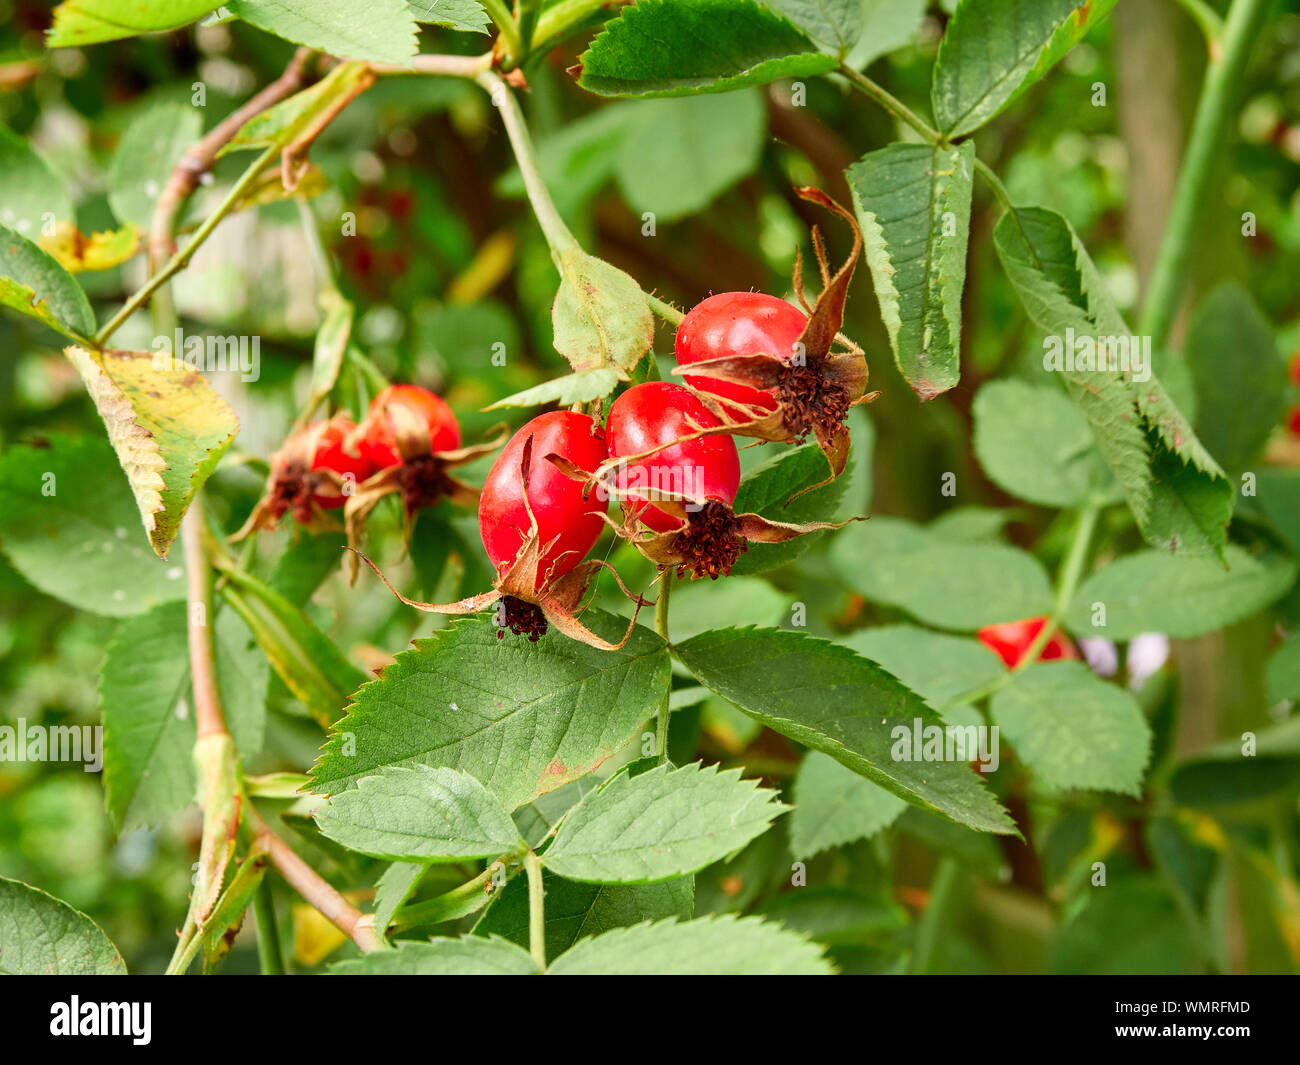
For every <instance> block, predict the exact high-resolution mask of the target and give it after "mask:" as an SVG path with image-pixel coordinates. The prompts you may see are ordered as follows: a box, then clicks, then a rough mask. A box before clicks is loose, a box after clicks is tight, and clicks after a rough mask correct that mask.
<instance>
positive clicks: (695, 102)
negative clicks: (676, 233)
mask: <svg viewBox="0 0 1300 1065" xmlns="http://www.w3.org/2000/svg"><path fill="white" fill-rule="evenodd" d="M614 106H615V107H618V108H619V110H620V112H621V114H622V116H623V123H624V126H625V133H624V137H623V140H622V142H621V144H620V146H619V148H618V151H617V157H616V162H615V165H614V173H615V176H616V177H617V178H618V184H619V188H620V189H622V191H623V198H624V199H625V200H627V203H628V206H629V207H631V208H632V210H633V211H634V212H635V213H636V214H644V213H646V212H651V213H653V214H654V216H655V219H656V221H658V222H660V223H665V222H672V221H676V220H677V219H680V218H685V217H686V216H687V215H692V214H697V213H699V212H700V211H702V210H704V208H706V207H707V206H708V205H709V204H710V203H712V202H713V201H714V200H715V199H716V198H717V197H718V195H719V194H720V193H722V192H724V191H726V190H727V189H729V188H730V187H731V186H732V185H734V184H735V183H736V182H737V181H740V180H741V179H742V178H744V177H748V176H749V175H750V174H751V173H753V172H754V169H755V167H757V166H758V160H759V156H760V155H761V154H762V151H763V140H764V134H765V133H766V130H767V111H766V108H765V107H764V106H763V97H762V94H761V92H760V91H759V90H757V89H752V90H746V91H742V92H731V93H726V94H724V95H716V96H691V97H686V98H685V99H677V100H642V101H637V102H635V103H627V104H616V105H614Z"/></svg>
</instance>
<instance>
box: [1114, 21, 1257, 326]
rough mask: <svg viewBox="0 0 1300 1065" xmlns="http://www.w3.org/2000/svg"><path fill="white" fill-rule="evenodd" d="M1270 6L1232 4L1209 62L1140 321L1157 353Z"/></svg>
mask: <svg viewBox="0 0 1300 1065" xmlns="http://www.w3.org/2000/svg"><path fill="white" fill-rule="evenodd" d="M1268 7H1269V2H1268V0H1233V4H1232V7H1231V8H1229V10H1228V19H1227V22H1226V23H1225V24H1224V27H1223V34H1222V37H1221V40H1222V44H1223V48H1222V53H1221V55H1220V56H1218V57H1217V58H1215V57H1213V56H1212V57H1211V59H1210V65H1209V69H1208V70H1207V72H1206V75H1205V83H1204V85H1202V86H1201V98H1200V100H1199V101H1198V102H1197V105H1196V117H1195V118H1194V119H1193V121H1192V135H1191V138H1190V139H1189V140H1188V142H1187V154H1186V156H1185V157H1184V159H1183V165H1182V169H1181V170H1180V171H1179V174H1178V185H1177V187H1176V188H1175V189H1174V201H1173V203H1172V204H1171V205H1170V208H1169V220H1168V221H1167V222H1166V223H1165V232H1164V237H1163V238H1162V239H1161V241H1160V250H1159V251H1158V252H1157V253H1156V261H1155V265H1154V266H1153V267H1152V269H1151V281H1150V283H1149V285H1148V287H1147V293H1146V298H1145V299H1144V300H1143V302H1142V314H1141V316H1140V317H1139V319H1138V330H1137V331H1138V334H1139V335H1140V336H1149V337H1150V338H1151V346H1152V347H1153V348H1157V349H1158V348H1161V347H1163V346H1164V344H1165V343H1166V342H1167V341H1168V339H1169V334H1170V332H1171V331H1172V329H1173V324H1174V319H1175V317H1176V316H1177V314H1178V310H1179V307H1180V306H1181V303H1182V301H1181V299H1180V296H1181V294H1182V283H1183V278H1184V275H1185V274H1186V271H1187V260H1188V257H1189V254H1190V252H1191V247H1192V239H1193V236H1194V235H1195V234H1196V233H1197V231H1198V229H1199V227H1200V224H1201V222H1202V217H1201V208H1202V207H1203V206H1204V205H1205V202H1206V196H1207V195H1208V193H1209V189H1210V180H1211V179H1212V178H1213V177H1214V176H1215V174H1216V173H1217V170H1218V167H1217V166H1216V156H1217V155H1218V153H1219V151H1220V144H1221V142H1222V139H1223V134H1224V131H1225V129H1226V128H1227V125H1228V122H1229V120H1230V118H1231V117H1232V114H1231V109H1232V105H1233V103H1234V102H1235V100H1236V98H1237V90H1238V89H1239V88H1240V86H1241V79H1242V74H1243V72H1244V71H1245V69H1246V60H1247V58H1249V55H1250V45H1251V42H1252V41H1253V40H1254V39H1255V36H1256V34H1257V33H1258V31H1259V28H1260V26H1261V25H1262V24H1263V21H1264V16H1265V14H1266V13H1267V11H1268Z"/></svg>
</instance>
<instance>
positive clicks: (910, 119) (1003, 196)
mask: <svg viewBox="0 0 1300 1065" xmlns="http://www.w3.org/2000/svg"><path fill="white" fill-rule="evenodd" d="M840 73H841V74H843V75H844V76H845V77H846V78H848V80H849V84H851V85H852V86H853V87H854V88H855V89H857V90H858V91H859V92H861V93H862V94H863V95H865V96H869V97H871V99H873V100H875V101H876V103H878V104H879V105H880V106H881V107H883V108H884V109H885V110H886V111H888V112H889V113H890V114H891V115H893V116H894V117H895V118H896V119H898V120H899V121H900V122H905V123H907V125H909V126H911V127H912V128H913V129H914V130H916V132H917V133H919V134H920V135H921V137H922V138H923V139H925V140H926V141H928V142H929V143H930V144H933V145H935V146H936V147H939V146H945V145H947V144H948V141H946V140H945V139H944V136H943V134H942V133H940V132H939V131H938V130H937V129H935V128H934V127H933V126H932V125H930V123H928V122H927V121H926V120H925V119H923V118H922V117H921V116H920V115H918V114H917V113H916V112H915V111H913V110H912V109H911V108H910V107H908V106H907V104H905V103H903V101H902V100H900V99H899V98H898V97H897V96H895V95H893V93H891V92H889V91H888V90H887V89H885V88H884V86H882V85H879V84H877V83H876V82H874V81H872V80H871V79H870V78H869V77H867V76H866V75H865V74H863V73H861V72H860V71H857V70H854V69H853V68H852V67H851V66H848V65H844V64H842V65H841V66H840ZM975 172H976V173H977V174H979V176H980V177H982V178H983V179H984V180H985V181H986V182H988V185H989V188H991V189H992V190H993V195H994V196H996V197H997V199H998V202H999V203H1000V204H1001V205H1002V208H1003V210H1006V211H1010V210H1011V209H1012V206H1011V197H1010V196H1009V195H1008V194H1007V189H1006V186H1005V185H1003V184H1002V181H1001V179H1000V178H999V177H998V176H997V174H995V173H994V172H993V168H992V167H991V166H989V165H988V163H986V162H984V161H983V160H982V159H980V158H979V157H976V159H975Z"/></svg>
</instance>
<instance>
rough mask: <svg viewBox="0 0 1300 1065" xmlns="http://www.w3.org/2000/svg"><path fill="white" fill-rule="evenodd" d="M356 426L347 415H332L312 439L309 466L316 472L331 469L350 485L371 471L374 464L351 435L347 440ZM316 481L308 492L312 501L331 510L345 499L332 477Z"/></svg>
mask: <svg viewBox="0 0 1300 1065" xmlns="http://www.w3.org/2000/svg"><path fill="white" fill-rule="evenodd" d="M356 428H357V427H356V426H355V425H353V423H352V421H351V419H348V418H335V419H334V420H333V421H331V422H329V423H328V424H327V425H326V426H325V427H324V429H322V430H321V432H320V435H319V437H318V438H317V439H316V443H315V450H314V452H313V454H312V457H311V464H310V469H311V470H313V471H316V472H320V471H324V472H327V473H335V474H337V475H338V476H339V477H340V478H347V477H349V476H350V477H351V481H350V482H349V483H350V484H351V486H352V487H353V488H355V487H356V486H357V485H358V484H360V483H361V482H362V481H364V480H365V479H366V478H367V477H369V476H370V475H371V474H372V473H374V466H373V465H372V463H371V461H370V459H369V458H368V457H367V456H366V455H364V454H363V453H362V451H361V449H360V447H359V446H358V444H357V442H356V441H355V439H353V440H349V437H352V436H354V434H355V432H356ZM313 429H314V427H313V426H309V427H308V429H307V431H308V432H311V431H312V430H313ZM317 485H318V487H317V490H316V491H315V492H313V494H312V501H313V502H314V503H315V504H316V505H317V506H318V507H322V508H324V509H325V510H335V509H337V508H338V507H341V506H343V504H344V503H346V502H347V501H348V497H347V496H346V495H343V494H341V493H339V492H336V491H334V490H333V489H334V487H335V485H334V484H333V483H332V481H330V480H319V481H318V482H317Z"/></svg>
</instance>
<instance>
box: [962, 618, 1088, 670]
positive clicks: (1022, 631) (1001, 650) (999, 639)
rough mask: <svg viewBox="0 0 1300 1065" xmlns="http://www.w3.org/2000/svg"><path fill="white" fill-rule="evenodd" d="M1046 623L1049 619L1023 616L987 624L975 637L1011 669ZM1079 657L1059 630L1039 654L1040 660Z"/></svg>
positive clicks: (1017, 663)
mask: <svg viewBox="0 0 1300 1065" xmlns="http://www.w3.org/2000/svg"><path fill="white" fill-rule="evenodd" d="M1046 623H1047V619H1046V618H1023V619H1022V620H1020V621H1008V622H1005V623H1003V624H1001V625H985V626H984V627H983V628H982V629H980V630H979V632H977V633H976V634H975V636H976V638H977V639H978V640H979V642H980V643H982V644H983V645H984V646H985V647H987V648H988V649H989V650H990V651H992V652H993V653H994V654H996V655H997V656H998V657H999V658H1001V659H1002V661H1003V662H1005V663H1006V665H1007V668H1008V669H1014V668H1015V667H1016V666H1017V665H1019V663H1020V660H1021V659H1022V658H1023V657H1024V655H1025V652H1026V651H1028V650H1029V645H1030V644H1032V643H1033V642H1034V640H1036V639H1037V638H1038V634H1039V633H1040V632H1042V631H1043V626H1044V625H1045V624H1046ZM1078 657H1079V652H1078V651H1077V650H1076V649H1075V646H1074V644H1072V643H1071V642H1070V640H1069V638H1068V637H1066V636H1065V635H1064V634H1063V633H1061V632H1060V631H1059V630H1058V631H1056V632H1053V633H1052V635H1051V638H1050V639H1048V641H1047V643H1045V644H1044V645H1043V649H1042V650H1041V651H1040V652H1039V654H1038V660H1039V661H1040V662H1049V661H1051V660H1052V659H1056V658H1078Z"/></svg>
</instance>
